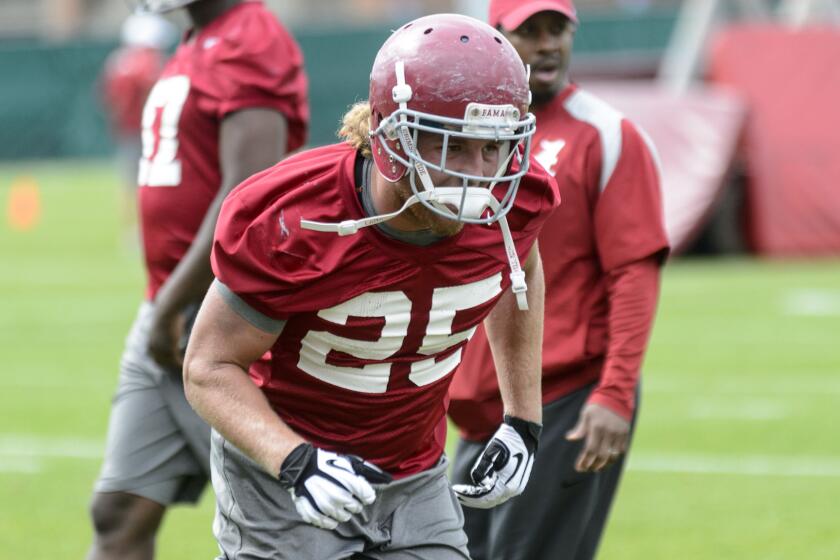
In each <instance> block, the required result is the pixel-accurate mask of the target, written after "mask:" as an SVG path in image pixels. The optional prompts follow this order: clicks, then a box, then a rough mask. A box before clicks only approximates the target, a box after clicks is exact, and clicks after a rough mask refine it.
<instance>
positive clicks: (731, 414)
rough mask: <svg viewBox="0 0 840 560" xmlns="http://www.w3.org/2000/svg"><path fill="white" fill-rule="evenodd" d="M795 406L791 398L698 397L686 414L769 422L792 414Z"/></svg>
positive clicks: (690, 416) (717, 418)
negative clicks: (714, 398)
mask: <svg viewBox="0 0 840 560" xmlns="http://www.w3.org/2000/svg"><path fill="white" fill-rule="evenodd" d="M793 408H794V407H793V406H792V403H791V402H790V400H789V399H785V398H783V397H781V396H779V397H778V398H775V399H754V398H744V397H739V398H733V397H729V398H726V399H717V400H710V399H708V398H697V399H694V402H692V403H691V404H689V405H688V407H687V410H686V414H687V416H688V417H689V418H691V419H693V420H721V419H727V420H746V421H752V422H767V421H769V420H781V419H783V418H787V417H788V416H790V414H791V410H792V409H793Z"/></svg>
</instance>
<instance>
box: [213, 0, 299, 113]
mask: <svg viewBox="0 0 840 560" xmlns="http://www.w3.org/2000/svg"><path fill="white" fill-rule="evenodd" d="M216 48H217V49H218V51H217V54H216V56H217V59H216V62H215V65H214V72H215V73H216V78H217V80H218V81H219V82H220V84H221V85H222V90H223V91H222V92H221V97H222V99H221V102H220V103H219V104H218V107H217V111H218V116H219V117H220V118H221V117H223V116H225V115H226V114H228V113H232V112H234V111H237V110H240V109H244V108H256V107H261V108H270V109H275V110H277V111H279V112H281V113H283V115H284V116H285V117H286V119H287V120H289V121H292V123H293V124H294V123H297V122H299V121H304V122H305V121H306V120H307V119H308V107H307V101H306V89H307V81H306V76H305V74H304V70H303V57H302V55H301V53H300V49H299V48H298V46H297V44H296V43H295V42H294V39H293V38H292V37H291V35H289V34H288V32H286V30H285V29H284V28H283V27H282V26H280V24H279V23H278V22H276V21H275V20H273V19H272V18H269V17H267V16H266V15H265V14H262V13H259V12H258V13H255V14H253V15H252V16H251V17H250V18H248V19H247V20H245V21H243V22H242V24H241V25H240V26H238V27H237V28H236V29H234V30H232V31H231V32H230V34H229V35H228V36H226V37H224V38H223V39H222V42H221V43H220V44H219V45H218V46H217V47H216Z"/></svg>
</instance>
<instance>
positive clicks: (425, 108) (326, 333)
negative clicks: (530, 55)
mask: <svg viewBox="0 0 840 560" xmlns="http://www.w3.org/2000/svg"><path fill="white" fill-rule="evenodd" d="M529 98H530V95H529V91H528V80H527V71H526V67H525V65H524V64H523V63H522V61H521V60H520V58H519V56H518V55H517V54H516V51H515V50H514V49H513V47H512V46H511V45H510V43H509V42H508V41H507V40H506V39H505V38H504V37H503V36H502V34H501V33H499V32H498V31H496V30H494V29H493V28H491V27H490V26H488V25H487V24H485V23H482V22H480V21H478V20H475V19H472V18H468V17H465V16H458V15H435V16H428V17H424V18H421V19H418V20H415V21H412V22H410V23H407V24H405V25H403V26H402V27H400V28H399V29H398V30H396V31H395V32H394V33H393V34H392V35H391V36H390V38H389V39H388V40H387V41H386V42H385V43H384V45H383V46H382V47H381V49H380V51H379V53H378V55H377V56H376V59H375V61H374V64H373V69H372V72H371V81H370V96H369V99H368V101H367V102H365V103H362V104H359V105H357V106H355V107H354V108H352V109H351V110H350V112H349V113H348V114H347V115H346V118H345V126H344V128H343V131H342V133H343V136H344V138H345V141H344V142H342V143H339V144H336V145H331V146H326V147H322V148H319V149H315V150H312V151H307V152H303V153H301V154H298V155H296V156H293V157H291V158H289V159H287V160H285V161H284V162H281V163H280V164H278V165H276V166H275V167H273V168H271V169H269V170H266V171H264V172H262V173H260V174H258V175H256V176H254V177H252V178H250V179H249V180H248V181H246V182H245V183H243V184H242V185H240V186H239V187H237V188H236V189H235V190H234V191H233V192H232V193H231V195H230V196H229V197H228V199H227V200H226V201H225V203H224V206H223V208H222V212H221V215H220V218H219V225H218V228H217V230H216V238H215V243H214V246H213V257H212V262H213V269H214V271H215V273H216V277H217V280H216V281H215V282H214V284H213V286H211V288H210V290H209V291H208V294H207V296H206V298H205V300H204V302H203V304H202V307H201V310H200V311H199V314H198V318H197V320H196V324H195V328H194V330H193V334H192V338H191V339H190V343H189V346H188V348H187V356H186V362H185V367H184V376H185V388H186V393H187V397H188V399H189V401H190V403H191V404H192V405H193V406H194V407H195V409H196V410H197V411H198V412H199V414H200V415H201V416H202V417H204V419H205V420H207V422H208V423H209V424H210V425H211V426H212V427H213V430H214V431H213V436H212V441H213V444H212V445H213V447H212V458H211V464H212V468H213V482H214V489H215V491H216V497H217V510H216V511H217V515H216V522H215V523H214V530H215V535H216V538H217V540H218V542H219V546H220V548H221V550H222V557H230V558H232V557H243V558H245V557H247V558H272V559H279V558H287V559H295V560H305V559H312V560H324V559H338V558H350V557H353V558H381V559H394V560H395V559H397V558H419V557H422V558H425V559H465V558H468V552H467V540H466V536H465V535H464V532H463V530H462V522H463V517H462V511H461V507H460V505H459V502H458V500H462V501H464V502H465V503H470V504H473V505H479V506H482V507H492V506H494V505H496V504H499V503H501V502H503V501H505V500H507V499H508V498H510V497H512V496H514V495H516V494H518V493H520V492H521V491H522V489H523V488H524V487H525V485H526V483H527V481H528V476H529V473H530V470H531V466H532V464H533V458H534V453H535V452H536V450H537V443H538V440H539V433H540V422H541V407H540V385H539V374H540V371H539V364H540V355H539V352H540V343H541V342H540V341H541V334H540V333H541V332H542V307H543V304H542V298H543V290H542V271H541V265H540V259H539V253H538V251H537V247H536V244H535V241H536V237H537V233H538V232H539V230H540V227H541V225H542V223H543V221H544V220H545V218H546V216H547V215H548V214H549V213H550V212H551V211H552V210H553V209H554V208H555V206H556V205H557V203H558V197H557V191H556V185H555V183H554V181H553V180H552V179H551V177H550V176H548V175H547V174H546V173H545V171H544V170H542V169H541V168H540V167H539V165H538V164H536V163H534V162H533V161H531V160H530V159H529V152H530V140H531V137H532V135H533V132H534V118H533V115H531V114H530V113H528V103H529V100H530V99H529ZM520 263H524V265H520ZM485 319H486V321H485V322H486V324H487V329H488V332H490V333H491V335H490V338H491V340H492V343H493V347H494V350H495V353H496V357H497V364H498V371H499V379H500V385H501V386H502V388H503V394H504V396H503V399H504V402H505V409H504V412H505V414H504V416H503V415H502V414H500V415H499V417H498V418H497V419H496V420H497V422H496V423H497V429H496V431H495V435H494V437H493V438H492V439H491V441H490V442H489V443H488V445H487V447H486V449H485V451H484V454H483V459H482V461H481V462H480V465H479V466H478V467H477V469H476V476H475V482H474V483H470V484H467V485H462V486H460V487H456V488H454V491H453V488H451V487H450V485H449V482H448V479H447V478H446V473H445V471H446V466H447V463H446V460H445V458H444V457H443V449H444V443H445V436H446V404H447V388H448V386H449V382H450V379H451V377H452V373H453V371H454V370H455V369H456V368H457V366H458V364H459V362H460V360H461V355H462V352H463V350H464V346H465V345H466V344H467V341H468V340H469V338H470V337H471V336H472V334H473V333H474V332H475V329H476V327H477V326H478V325H479V323H481V322H482V321H483V320H485Z"/></svg>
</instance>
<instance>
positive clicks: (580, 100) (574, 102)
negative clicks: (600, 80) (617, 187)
mask: <svg viewBox="0 0 840 560" xmlns="http://www.w3.org/2000/svg"><path fill="white" fill-rule="evenodd" d="M564 107H565V108H566V110H567V111H568V112H569V114H570V115H572V116H573V117H574V118H576V119H577V120H579V121H583V122H585V123H588V124H591V125H592V126H594V127H595V128H596V129H597V130H598V134H599V135H600V137H601V149H602V152H603V162H602V165H601V181H600V182H599V184H598V185H599V188H600V191H601V192H604V189H605V188H607V183H609V181H610V178H611V177H612V174H613V171H615V168H616V166H617V165H618V160H619V158H620V157H621V121H622V120H623V119H624V115H622V114H621V113H620V112H618V111H617V110H615V109H613V108H612V107H610V106H609V105H608V104H607V103H606V102H604V101H602V100H601V99H598V98H597V97H595V96H594V95H592V94H591V93H588V92H585V91H583V90H580V89H579V90H577V91H576V92H574V93H573V94H572V95H571V96H569V99H567V100H566V102H565V103H564Z"/></svg>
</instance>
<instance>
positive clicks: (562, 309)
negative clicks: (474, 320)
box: [450, 85, 668, 441]
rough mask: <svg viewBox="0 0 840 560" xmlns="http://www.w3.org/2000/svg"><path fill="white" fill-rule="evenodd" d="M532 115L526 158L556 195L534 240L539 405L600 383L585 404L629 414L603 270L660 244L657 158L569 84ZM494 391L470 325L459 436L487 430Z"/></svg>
mask: <svg viewBox="0 0 840 560" xmlns="http://www.w3.org/2000/svg"><path fill="white" fill-rule="evenodd" d="M535 115H536V117H537V132H536V135H535V137H534V146H535V147H534V153H535V157H536V159H537V160H538V161H539V162H540V163H541V164H542V165H543V166H544V167H545V168H546V169H548V170H549V171H550V173H551V174H553V175H555V177H556V178H557V183H558V185H559V188H560V195H561V196H562V198H563V204H562V205H561V206H560V207H559V208H558V210H557V212H555V213H554V215H553V216H552V217H551V218H550V219H549V220H548V222H547V223H546V225H545V227H544V228H543V230H542V233H541V234H540V238H539V240H540V253H541V254H542V256H543V267H544V270H545V284H546V303H545V326H544V338H543V402H544V403H549V402H552V401H554V400H556V399H557V398H559V397H560V396H563V395H565V394H568V393H570V392H572V391H575V390H577V389H580V388H582V387H584V386H586V385H589V384H590V383H593V382H595V381H599V385H598V386H597V387H596V389H595V391H594V392H593V394H592V396H591V397H590V400H591V401H595V402H599V404H604V405H606V406H609V407H610V408H612V409H613V410H614V411H615V412H618V413H619V414H621V415H623V416H625V417H629V416H630V415H631V413H632V406H633V405H632V403H633V402H634V390H635V381H636V380H637V378H638V368H639V366H640V363H638V361H637V362H636V363H629V362H628V361H627V360H624V361H623V362H622V359H621V358H617V359H616V360H615V361H614V362H613V363H611V364H609V365H608V367H605V358H606V354H607V351H608V345H609V337H608V334H609V333H608V313H609V301H610V300H609V294H608V293H607V287H608V274H609V273H610V271H613V270H615V269H617V268H618V267H622V266H625V265H628V264H630V263H633V262H635V261H639V260H641V259H645V258H646V257H650V256H652V255H655V254H662V255H664V254H666V252H667V250H668V240H667V238H666V235H665V230H664V225H663V215H662V200H661V193H660V188H659V174H658V169H657V164H656V162H655V160H654V156H653V154H652V150H651V147H650V146H649V145H648V143H647V141H646V139H645V137H644V136H643V133H641V132H640V131H639V130H638V129H637V128H636V127H635V126H634V125H633V124H632V123H631V122H630V121H628V120H626V119H625V118H623V116H622V115H621V114H620V113H618V112H617V111H616V110H615V109H613V108H612V107H610V106H609V105H607V104H606V103H604V102H603V101H601V100H600V99H598V98H596V97H595V96H593V95H591V94H589V93H587V92H585V91H582V90H580V89H578V87H577V86H575V85H571V86H569V87H567V88H566V89H565V90H564V91H562V92H561V93H560V94H558V95H557V96H556V97H555V98H554V99H553V100H552V101H551V103H549V104H548V105H546V106H545V107H542V108H540V110H538V111H535ZM654 301H655V299H654ZM645 327H649V325H645ZM645 332H647V331H645ZM637 338H638V337H637ZM641 338H643V339H646V337H641ZM638 342H639V341H638V340H634V344H637V343H638ZM644 342H646V340H644V341H642V349H639V355H640V354H641V351H642V350H643V347H644ZM628 372H629V374H630V375H635V377H634V378H633V380H632V383H629V384H628V383H618V384H616V383H615V379H614V376H617V375H625V374H627V373H628ZM498 391H499V388H498V383H497V381H496V376H495V369H494V366H493V360H492V356H491V354H490V348H489V345H488V343H487V339H486V337H485V336H484V334H483V331H479V333H478V334H477V335H476V337H475V340H474V341H473V342H472V343H471V344H470V347H469V349H468V350H467V352H466V353H465V356H464V362H463V365H462V367H461V368H460V369H459V372H458V374H457V375H456V377H455V380H454V381H453V383H452V388H451V391H450V395H451V398H452V402H451V406H450V415H451V417H452V419H453V421H455V423H456V424H457V425H458V426H459V427H460V428H461V431H462V435H463V436H464V437H466V438H467V439H472V440H479V441H480V440H484V439H486V438H488V437H490V435H492V433H493V431H494V430H495V429H496V427H497V426H498V422H499V418H501V415H502V403H501V399H500V397H499V393H498Z"/></svg>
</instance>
